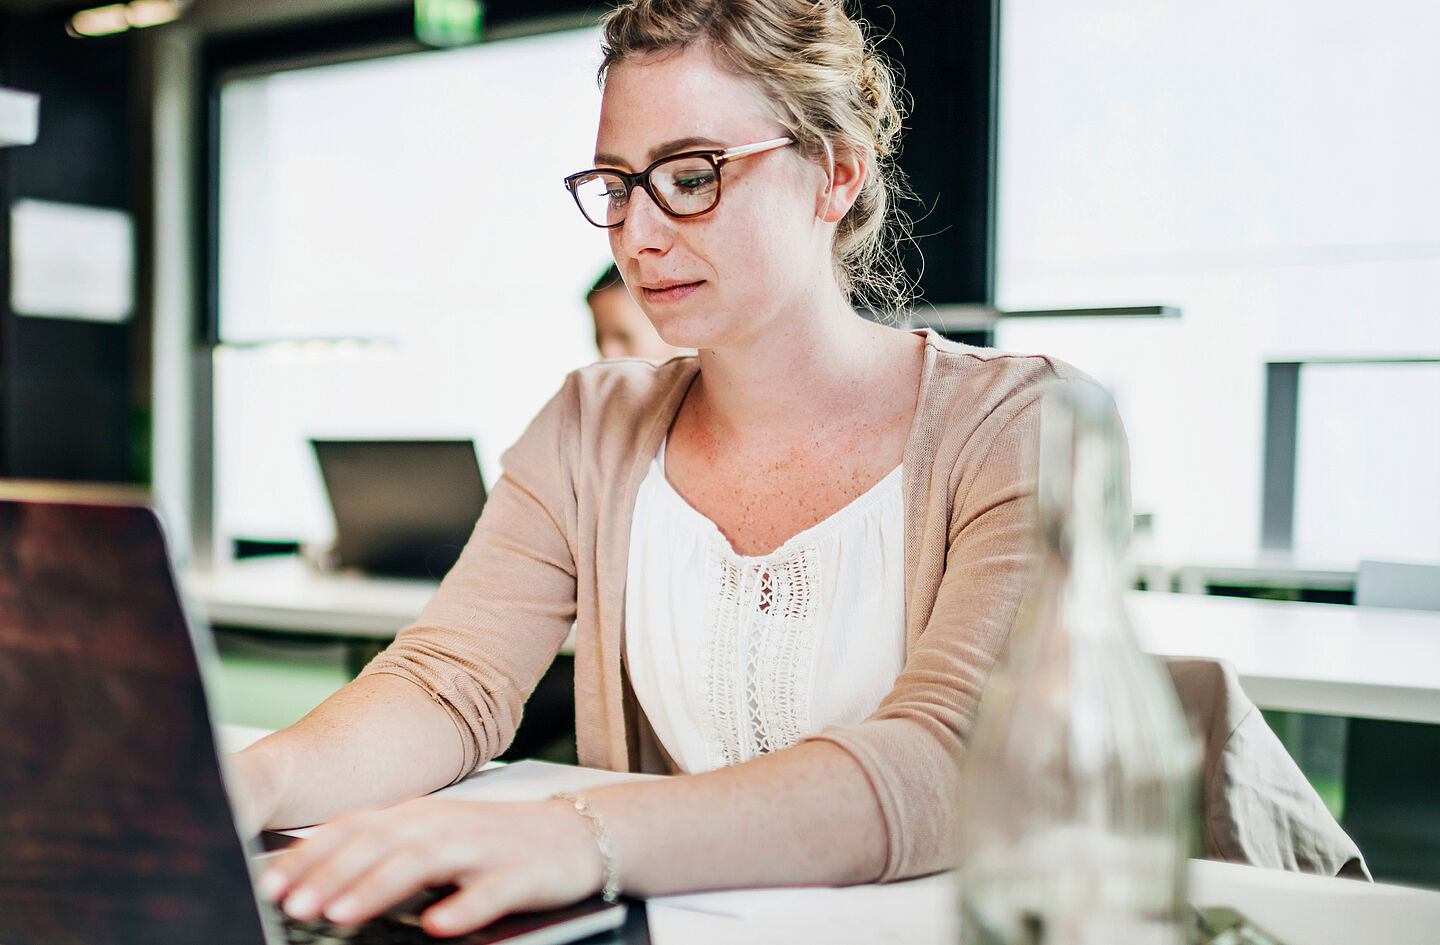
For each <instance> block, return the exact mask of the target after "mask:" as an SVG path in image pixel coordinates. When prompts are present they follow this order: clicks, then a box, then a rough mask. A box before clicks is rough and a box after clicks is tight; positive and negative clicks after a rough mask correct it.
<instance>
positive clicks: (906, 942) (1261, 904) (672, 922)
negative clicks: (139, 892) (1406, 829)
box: [220, 725, 1440, 945]
mask: <svg viewBox="0 0 1440 945" xmlns="http://www.w3.org/2000/svg"><path fill="white" fill-rule="evenodd" d="M263 734H265V733H264V731H263V730H261V729H252V728H242V727H240V726H229V725H226V726H221V729H220V737H221V744H222V745H223V746H224V747H225V748H226V749H227V750H232V751H233V750H236V749H238V748H241V747H243V746H244V745H247V744H249V743H250V742H252V741H254V740H255V739H256V738H258V737H260V736H262V735H263ZM507 767H508V768H510V769H511V770H504V769H502V770H500V771H497V772H494V773H491V774H488V775H487V774H484V773H482V774H481V775H479V776H478V777H474V778H470V779H467V780H466V781H463V782H461V783H460V784H458V785H455V786H453V787H451V788H447V789H446V790H447V792H449V793H450V794H451V795H452V796H455V797H461V796H464V797H467V798H470V799H486V798H487V797H489V798H490V799H493V800H521V799H525V798H526V797H529V796H533V797H535V798H536V799H539V798H541V797H548V796H550V794H551V793H553V792H554V791H555V790H557V787H556V781H555V779H556V778H557V777H566V776H567V775H566V774H565V771H572V772H573V774H572V775H568V776H569V777H573V778H577V779H580V780H578V781H576V784H577V785H580V784H584V783H592V782H596V783H598V781H604V780H611V779H614V778H616V777H617V776H616V775H615V774H613V773H610V772H598V771H596V772H590V771H587V770H585V769H568V768H567V769H563V770H562V769H561V766H557V765H547V764H543V763H542V764H540V765H538V766H536V767H535V768H534V769H533V777H534V781H535V783H534V785H533V790H531V791H530V793H529V794H527V793H526V786H525V780H526V778H527V777H531V776H532V773H531V772H527V771H526V770H524V769H525V768H526V767H527V766H523V765H522V766H507ZM618 777H619V778H621V779H624V778H625V776H624V775H619V776H618ZM568 789H572V790H573V789H576V788H575V785H570V786H569V788H568ZM487 791H488V793H487ZM954 895H955V894H954V887H953V885H952V880H951V878H950V877H947V876H931V877H926V878H924V879H919V880H911V881H909V882H904V883H891V884H888V885H884V886H853V887H847V888H843V889H833V888H802V889H764V890H732V891H727V892H718V893H700V894H696V895H689V896H666V897H661V898H658V899H652V900H650V902H649V903H648V904H647V915H648V919H649V925H650V939H651V941H652V942H654V943H655V945H679V943H684V945H708V943H712V942H713V943H716V945H721V943H724V945H734V943H735V942H747V943H762V945H763V943H775V945H781V943H783V945H805V943H811V942H813V943H816V945H822V943H823V945H850V943H854V945H884V943H894V945H942V943H943V945H952V943H953V942H954V935H953V929H954V915H953V903H954ZM1190 898H1191V900H1192V901H1193V902H1194V903H1195V904H1196V905H1199V906H1230V907H1231V908H1234V909H1238V910H1239V911H1240V912H1241V913H1243V914H1244V915H1246V916H1247V917H1248V918H1249V919H1250V920H1251V921H1252V922H1254V923H1255V924H1256V925H1258V926H1259V927H1260V928H1262V929H1264V930H1265V931H1267V932H1269V933H1270V934H1272V935H1275V936H1277V937H1278V938H1279V939H1280V941H1282V942H1284V943H1285V945H1372V943H1384V945H1436V943H1437V942H1440V892H1434V891H1429V890H1420V889H1411V888H1408V887H1404V886H1390V885H1383V884H1375V885H1371V884H1368V883H1359V882H1355V881H1353V880H1341V879H1329V878H1326V877H1321V876H1307V875H1302V874H1298V873H1285V872H1280V871H1278V870H1265V869H1257V868H1255V867H1250V866H1239V865H1236V864H1233V863H1212V862H1209V861H1204V860H1192V861H1191V864H1190Z"/></svg>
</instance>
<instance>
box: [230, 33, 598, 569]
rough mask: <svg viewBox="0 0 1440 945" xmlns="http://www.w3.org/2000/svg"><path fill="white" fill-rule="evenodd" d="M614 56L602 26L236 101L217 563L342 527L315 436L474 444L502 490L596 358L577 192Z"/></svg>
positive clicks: (384, 62)
mask: <svg viewBox="0 0 1440 945" xmlns="http://www.w3.org/2000/svg"><path fill="white" fill-rule="evenodd" d="M598 62H599V38H598V31H597V30H595V29H584V30H574V31H568V32H563V33H555V34H548V35H544V36H536V37H530V38H524V39H512V40H505V41H500V42H495V43H491V44H485V45H481V46H475V47H469V48H465V49H460V50H453V51H447V52H427V53H421V54H415V55H407V56H400V57H394V58H389V59H380V60H373V61H367V62H360V63H352V64H345V65H336V66H328V67H322V68H315V69H307V70H301V71H294V72H284V73H278V74H274V75H271V76H266V77H261V78H247V79H241V80H236V81H234V82H231V83H229V84H228V85H227V86H226V87H225V89H224V91H223V93H222V99H221V132H222V134H221V168H220V184H221V188H220V200H221V203H220V223H221V232H220V240H221V247H220V250H221V251H220V257H221V258H220V262H221V265H220V320H221V326H220V327H221V334H222V339H223V340H224V341H226V342H230V343H232V344H231V345H230V346H228V347H225V348H222V349H221V350H220V351H219V352H217V354H216V358H215V440H216V451H215V470H216V506H215V513H216V539H217V553H218V554H221V555H223V554H224V549H225V548H226V547H227V546H228V543H229V540H230V539H231V538H232V537H235V536H243V537H252V538H274V539H287V538H289V539H294V538H299V539H305V540H312V541H317V540H324V539H325V538H327V537H328V536H329V535H330V533H331V529H332V524H331V521H330V518H329V510H328V505H327V504H326V503H325V500H324V494H323V491H322V487H321V484H320V480H319V475H318V471H317V470H316V468H315V465H314V459H313V457H312V455H311V454H310V451H309V446H308V443H307V440H308V438H309V437H312V436H317V437H343V436H354V437H364V436H371V437H392V436H393V437H417V436H470V437H474V438H476V440H477V443H478V447H479V454H480V461H481V467H482V470H483V471H484V473H485V475H486V478H487V480H488V481H490V482H493V481H494V480H495V479H496V478H497V477H498V476H499V473H500V465H499V458H500V454H501V453H502V452H503V451H504V449H505V448H506V447H508V446H509V445H510V444H511V443H512V442H513V441H514V440H515V439H516V438H517V437H518V436H519V435H520V433H521V432H522V431H523V430H524V428H525V425H526V424H527V423H528V421H529V420H530V418H531V417H532V416H533V415H534V414H535V413H536V412H537V411H538V410H539V409H540V407H541V406H542V405H543V404H544V402H545V401H546V400H547V399H548V398H549V397H550V395H551V394H553V393H554V392H555V390H556V389H558V387H559V385H560V383H561V381H562V380H563V378H564V375H565V374H566V372H568V371H569V370H571V369H573V368H575V367H578V366H580V365H582V364H585V363H588V362H589V361H592V360H594V359H595V357H596V354H595V351H594V347H593V342H592V329H591V327H590V321H589V313H588V310H587V309H586V308H585V305H584V293H585V290H586V289H587V288H588V287H589V285H590V283H591V282H592V281H593V280H594V279H595V277H596V276H598V275H599V273H600V271H601V269H603V267H604V266H605V265H607V264H608V263H609V261H610V253H609V247H608V244H607V242H606V238H605V234H604V232H603V231H602V230H599V229H596V228H594V227H592V226H590V225H589V224H587V223H586V222H585V221H584V220H583V219H582V218H581V216H580V214H579V212H578V211H577V210H576V208H575V205H574V203H573V201H572V200H571V198H570V195H569V193H568V192H567V191H566V190H565V188H564V186H563V185H562V183H561V181H562V179H563V178H564V176H565V175H566V174H568V173H571V172H573V171H576V170H580V169H582V168H585V167H588V166H590V164H591V163H592V162H593V155H594V147H595V125H596V119H597V117H598V114H599V101H600V96H599V91H598V89H597V88H596V83H595V67H596V66H597V65H598ZM334 338H344V339H353V343H341V344H323V343H317V342H316V341H315V339H334ZM277 342H280V343H277ZM289 342H294V343H289Z"/></svg>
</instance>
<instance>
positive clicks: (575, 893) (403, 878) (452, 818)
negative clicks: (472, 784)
mask: <svg viewBox="0 0 1440 945" xmlns="http://www.w3.org/2000/svg"><path fill="white" fill-rule="evenodd" d="M599 873H600V867H599V854H598V852H597V850H596V848H595V841H594V838H593V836H592V835H591V833H590V829H589V826H588V824H587V823H586V821H585V820H584V819H583V818H581V817H580V816H579V815H577V814H576V813H575V812H574V810H573V809H571V808H570V807H568V806H567V805H562V804H555V803H550V802H544V803H531V804H483V803H482V804H477V803H474V802H467V801H438V800H435V799H428V798H422V799H420V800H417V801H411V802H408V803H406V804H401V805H399V806H398V807H394V808H390V809H389V810H383V811H370V812H366V813H361V814H352V815H350V816H347V817H344V818H341V819H340V820H337V821H335V822H333V823H331V824H328V825H326V826H325V827H324V828H322V829H320V830H318V831H316V832H315V834H314V835H313V836H311V837H310V838H309V839H307V840H305V841H303V842H301V843H300V844H297V845H296V846H295V847H292V848H291V849H290V850H288V851H286V852H285V853H284V854H283V855H282V856H281V857H280V858H279V859H277V860H276V862H275V863H274V865H273V866H271V868H270V869H269V870H267V871H266V874H265V875H264V876H263V877H262V878H261V893H262V894H263V895H266V896H269V897H270V898H273V899H276V900H278V901H280V902H281V905H282V907H283V908H284V910H285V912H286V913H288V914H289V915H290V916H292V917H293V918H296V919H302V920H304V919H313V918H315V917H317V916H320V915H322V914H323V915H324V916H325V917H326V918H328V919H329V920H331V921H332V922H337V923H342V924H352V923H356V922H363V921H365V920H366V919H369V918H371V917H373V916H375V915H378V914H380V913H382V912H384V911H385V910H386V909H388V908H389V907H390V906H392V905H394V904H395V903H397V902H401V901H403V900H405V899H408V898H410V897H411V896H413V895H415V894H416V893H418V892H420V891H422V890H423V889H425V888H427V887H432V886H441V885H445V884H447V883H453V884H455V885H456V886H458V887H459V891H458V892H457V893H455V894H453V895H451V896H450V897H448V898H446V899H445V900H443V901H442V902H440V903H437V904H436V905H434V906H432V907H431V908H430V909H428V910H426V912H425V913H424V917H423V922H424V924H425V928H426V929H427V930H431V931H432V933H433V934H437V935H439V934H445V935H455V934H459V933H461V932H464V931H469V930H471V929H474V928H478V927H479V926H481V925H485V924H487V923H489V922H492V921H494V920H495V919H496V918H498V917H500V916H502V915H504V914H506V913H507V912H513V911H515V910H517V909H535V908H542V907H548V906H557V905H561V904H564V903H569V902H574V901H576V900H579V899H583V898H584V897H585V896H587V895H589V894H590V893H591V892H593V891H594V890H595V889H596V888H598V882H599ZM442 929H443V930H444V931H443V932H442V931H441V930H442Z"/></svg>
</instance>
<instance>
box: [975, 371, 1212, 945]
mask: <svg viewBox="0 0 1440 945" xmlns="http://www.w3.org/2000/svg"><path fill="white" fill-rule="evenodd" d="M1040 439H1041V446H1040V472H1039V476H1040V478H1039V521H1040V534H1041V541H1042V543H1043V549H1042V554H1041V571H1040V574H1039V575H1038V577H1037V580H1036V583H1035V587H1034V590H1033V593H1032V595H1031V597H1030V598H1029V600H1028V601H1027V603H1026V605H1025V607H1024V608H1023V609H1022V613H1021V615H1020V617H1019V619H1018V620H1017V623H1016V626H1015V630H1014V633H1013V635H1012V637H1011V640H1010V647H1009V653H1008V655H1007V656H1006V658H1005V659H1003V660H1002V662H1001V664H1000V665H999V667H997V669H996V671H995V673H994V674H993V675H992V677H991V680H990V682H989V683H988V685H987V688H986V693H985V697H984V699H983V700H982V702H981V705H980V710H979V716H978V718H977V719H976V723H975V727H974V729H973V731H972V734H971V737H970V740H969V744H968V749H967V752H966V757H965V758H964V760H963V765H964V770H963V772H962V777H961V785H962V786H961V792H960V798H959V803H960V827H959V831H960V835H959V837H958V841H959V867H960V869H959V881H960V928H961V941H962V943H963V945H1092V943H1093V945H1102V943H1103V945H1151V943H1155V945H1160V943H1165V945H1176V943H1179V942H1181V941H1182V940H1183V937H1182V934H1181V918H1182V916H1183V915H1184V914H1185V910H1186V909H1187V906H1186V898H1185V880H1186V874H1185V870H1186V856H1187V845H1188V838H1189V830H1190V822H1191V819H1192V807H1191V805H1192V800H1193V798H1194V780H1195V777H1196V772H1197V768H1198V757H1199V756H1198V750H1197V747H1196V744H1195V742H1194V740H1193V739H1192V738H1191V737H1190V735H1189V732H1188V729H1187V727H1186V725H1185V721H1184V717H1183V716H1182V714H1181V710H1180V706H1179V703H1178V701H1177V699H1176V696H1175V692H1174V689H1173V687H1172V686H1171V684H1170V681H1169V678H1168V676H1167V675H1166V674H1165V672H1164V669H1163V667H1161V666H1160V665H1159V664H1158V662H1156V661H1155V660H1153V659H1152V658H1151V657H1149V656H1146V655H1145V654H1143V653H1141V652H1140V650H1139V648H1138V646H1137V645H1136V643H1135V640H1134V637H1133V636H1132V634H1131V631H1130V627H1129V622H1128V618H1127V617H1126V613H1125V606H1124V592H1125V589H1126V587H1125V569H1124V552H1125V544H1126V541H1127V538H1128V535H1129V521H1128V518H1129V501H1128V482H1127V479H1126V457H1125V442H1124V434H1123V432H1122V430H1121V427H1120V421H1119V418H1118V417H1117V415H1116V413H1115V409H1114V405H1113V403H1112V402H1111V400H1110V398H1109V397H1108V396H1107V395H1106V394H1105V393H1104V392H1103V391H1101V390H1099V389H1098V388H1096V387H1094V386H1092V385H1089V384H1081V383H1067V384H1061V385H1057V386H1056V387H1055V388H1053V389H1052V390H1051V391H1049V392H1047V394H1046V395H1045V400H1044V402H1043V404H1042V429H1041V438H1040Z"/></svg>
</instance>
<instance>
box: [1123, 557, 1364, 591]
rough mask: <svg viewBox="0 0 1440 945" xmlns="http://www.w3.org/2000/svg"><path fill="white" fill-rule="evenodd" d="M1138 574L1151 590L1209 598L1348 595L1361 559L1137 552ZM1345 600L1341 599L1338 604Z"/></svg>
mask: <svg viewBox="0 0 1440 945" xmlns="http://www.w3.org/2000/svg"><path fill="white" fill-rule="evenodd" d="M1134 567H1135V574H1136V576H1137V577H1138V578H1140V579H1141V580H1143V581H1144V582H1145V587H1146V588H1147V589H1148V590H1152V591H1169V590H1175V591H1179V592H1181V593H1183V594H1208V593H1211V589H1212V588H1252V589H1257V590H1265V589H1273V590H1276V591H1293V592H1295V593H1297V594H1304V593H1306V592H1310V591H1320V592H1329V593H1331V594H1338V595H1341V596H1344V597H1345V598H1346V599H1345V601H1343V602H1348V600H1349V597H1350V596H1351V595H1353V594H1354V592H1355V575H1356V572H1357V570H1358V569H1359V563H1358V562H1356V561H1332V560H1326V559H1318V558H1309V557H1305V556H1302V555H1296V554H1294V553H1292V552H1288V551H1262V552H1257V553H1255V554H1253V555H1233V556H1225V555H1221V556H1212V557H1207V558H1196V557H1193V556H1171V555H1161V554H1137V555H1136V557H1135V564H1134ZM1336 602H1337V603H1338V602H1342V601H1336Z"/></svg>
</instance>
